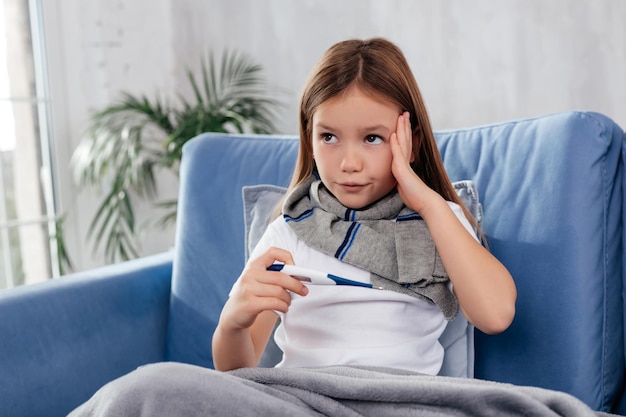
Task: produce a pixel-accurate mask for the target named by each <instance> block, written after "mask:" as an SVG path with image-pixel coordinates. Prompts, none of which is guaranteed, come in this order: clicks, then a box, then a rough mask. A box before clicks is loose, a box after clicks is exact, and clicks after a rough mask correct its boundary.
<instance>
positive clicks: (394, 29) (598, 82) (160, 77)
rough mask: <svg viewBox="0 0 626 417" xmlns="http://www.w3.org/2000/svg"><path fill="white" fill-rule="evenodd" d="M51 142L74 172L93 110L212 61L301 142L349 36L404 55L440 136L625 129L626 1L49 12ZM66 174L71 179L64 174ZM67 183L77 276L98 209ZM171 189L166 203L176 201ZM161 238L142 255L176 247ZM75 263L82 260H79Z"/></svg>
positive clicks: (71, 7)
mask: <svg viewBox="0 0 626 417" xmlns="http://www.w3.org/2000/svg"><path fill="white" fill-rule="evenodd" d="M45 3H46V6H48V10H47V13H46V19H47V29H48V30H49V32H50V37H51V40H50V41H49V52H50V53H51V57H50V60H51V62H50V68H51V72H52V81H53V82H54V83H56V84H55V85H53V100H54V104H55V111H54V116H55V119H54V129H55V134H56V140H57V148H56V150H57V157H58V160H59V166H60V167H65V166H66V165H67V161H68V158H69V155H70V154H71V150H72V149H73V148H74V147H75V146H76V144H77V143H78V140H79V137H80V132H81V128H82V127H83V124H84V121H85V119H86V117H87V115H88V114H89V112H90V111H92V110H94V109H97V108H98V107H101V106H104V105H106V104H108V103H109V102H110V100H112V99H114V98H115V97H116V94H117V92H118V91H119V90H122V89H126V90H129V91H132V92H135V93H152V92H155V91H157V90H158V91H160V92H162V93H164V94H166V95H167V94H171V93H172V91H174V90H178V89H183V91H184V84H185V80H184V74H183V66H185V65H187V66H192V67H193V66H196V67H197V64H198V63H199V60H200V58H201V57H202V56H203V55H204V54H205V53H206V52H207V51H209V50H214V51H217V52H220V51H222V50H223V49H224V48H236V49H238V50H241V51H245V52H247V53H249V54H250V55H252V56H253V57H254V58H256V59H257V60H258V61H259V62H260V63H261V64H262V65H263V67H264V68H265V70H266V74H267V77H268V80H269V83H270V84H271V85H272V86H274V87H275V88H276V89H277V91H279V92H281V94H282V97H283V99H284V101H285V102H286V104H287V107H286V108H285V109H284V110H283V111H282V112H281V114H280V120H278V121H277V122H278V126H279V129H280V131H281V133H295V132H296V131H297V124H296V104H297V100H298V94H299V91H300V88H301V87H302V84H303V82H304V79H305V77H306V75H307V74H308V71H309V69H310V68H311V66H312V65H313V63H314V62H315V61H316V60H317V59H318V57H319V56H320V55H321V54H322V52H323V51H324V50H325V49H326V48H327V47H329V46H330V45H331V44H333V43H335V42H337V41H339V40H342V39H345V38H349V37H372V36H384V37H387V38H389V39H390V40H392V41H394V42H396V43H397V44H398V45H399V46H400V47H401V48H402V49H403V50H404V52H405V54H406V56H407V59H408V60H409V63H410V64H411V67H412V69H413V71H414V72H415V75H416V78H417V80H418V83H419V84H420V88H421V90H422V93H423V94H424V97H425V100H426V103H427V105H428V107H429V110H430V114H431V117H432V119H433V124H434V127H435V128H436V129H446V128H457V127H464V126H472V125H477V124H484V123H491V122H498V121H502V120H507V119H514V118H521V117H529V116H535V115H540V114H545V113H551V112H559V111H564V110H570V109H589V110H595V111H599V112H602V113H604V114H606V115H608V116H610V117H612V118H613V119H614V120H615V121H617V122H618V123H619V124H620V125H621V126H622V127H626V23H625V22H626V20H625V17H626V2H624V1H616V0H594V1H593V2H589V1H582V0H550V1H543V0H500V1H497V2H496V1H492V0H471V1H459V0H456V1H455V0H437V1H432V0H386V1H377V0H343V1H337V0H334V1H331V0H299V1H297V2H296V1H292V0H237V1H231V0H212V1H206V0H152V1H148V0H133V1H130V0H126V1H122V0H120V1H116V2H110V1H108V0H91V1H89V2H81V1H80V0H48V1H47V2H45ZM61 172H62V173H63V172H65V171H64V170H62V171H61ZM70 184H71V183H70V181H69V180H68V179H67V178H62V180H61V191H62V199H63V205H64V207H67V208H68V209H69V210H70V213H71V215H72V216H74V217H73V220H75V222H74V223H73V224H72V225H71V226H70V228H71V229H72V233H73V235H72V236H73V238H74V239H75V241H74V242H73V243H74V247H73V248H72V250H73V251H74V252H75V253H76V254H77V256H80V258H81V259H80V260H79V261H78V262H77V263H78V265H79V268H86V267H90V266H92V265H95V264H97V263H99V262H101V261H100V260H99V259H98V258H97V257H96V258H93V259H89V255H90V252H89V251H88V250H86V249H85V245H84V244H83V242H82V240H83V239H84V235H85V230H86V224H87V223H88V221H89V219H90V218H91V215H92V212H91V211H90V210H93V205H94V203H93V198H91V199H90V198H88V196H86V195H85V193H83V194H81V195H80V196H79V197H77V196H76V195H75V189H74V188H73V187H72V186H71V185H70ZM175 185H176V184H175V182H174V181H171V180H168V181H167V184H166V186H165V188H166V190H165V193H167V192H169V193H175ZM172 239H173V232H172V231H167V232H166V233H164V234H162V235H161V234H153V235H151V238H150V239H149V241H150V244H146V245H145V247H144V251H145V253H154V252H158V251H161V250H165V249H167V248H169V247H170V246H171V244H172ZM78 254H80V255H78Z"/></svg>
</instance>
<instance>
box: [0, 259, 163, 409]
mask: <svg viewBox="0 0 626 417" xmlns="http://www.w3.org/2000/svg"><path fill="white" fill-rule="evenodd" d="M172 258H173V254H172V253H163V254H159V255H153V256H149V257H145V258H141V259H137V260H133V261H128V262H123V263H120V264H116V265H111V266H107V267H103V268H97V269H94V270H91V271H86V272H81V273H76V274H72V275H67V276H65V277H61V278H58V279H54V280H51V281H48V282H45V283H42V284H34V285H30V286H23V287H18V288H14V289H10V290H4V291H0V370H1V371H0V399H1V400H0V415H3V416H27V415H28V416H35V415H42V416H43V415H46V416H65V415H67V413H68V412H69V411H71V410H72V409H73V408H74V407H76V406H77V405H78V404H80V403H82V402H83V401H85V400H87V399H88V398H89V397H90V396H91V395H92V394H93V393H94V392H95V391H96V390H97V389H98V388H99V387H101V386H102V385H103V384H105V383H106V382H108V381H110V380H112V379H115V378H117V377H119V376H121V375H123V374H125V373H127V372H129V371H131V370H133V369H135V368H136V367H137V366H140V365H142V364H146V363H150V362H156V361H162V360H163V359H164V356H165V353H164V352H165V338H166V332H167V317H168V312H169V302H170V283H171V274H172Z"/></svg>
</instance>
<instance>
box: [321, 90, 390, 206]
mask: <svg viewBox="0 0 626 417" xmlns="http://www.w3.org/2000/svg"><path fill="white" fill-rule="evenodd" d="M400 113H401V109H400V107H398V106H397V105H395V104H393V103H391V102H390V101H387V100H384V99H380V98H376V97H375V96H373V95H371V94H367V93H363V92H362V91H361V90H359V89H358V88H350V89H349V90H347V91H346V92H345V93H344V94H340V95H338V96H336V97H333V98H332V99H330V100H327V101H325V102H324V103H322V104H321V105H320V106H319V107H318V108H317V110H316V111H315V113H314V114H313V120H312V127H313V129H312V140H313V156H314V158H315V163H316V165H317V171H318V173H319V175H320V178H321V180H322V182H323V183H324V185H325V186H326V188H327V189H328V190H329V191H330V192H331V193H332V194H333V195H334V196H335V197H336V198H337V199H338V200H339V201H340V202H341V204H343V205H344V206H346V207H349V208H351V209H361V208H363V207H365V206H367V205H369V204H371V203H373V202H375V201H377V200H379V199H380V198H382V197H384V196H385V195H387V194H388V193H389V192H390V191H391V190H393V189H394V187H395V186H396V184H397V182H396V179H395V178H394V176H393V174H392V173H391V159H392V156H391V146H390V144H389V137H390V136H391V133H393V132H394V131H395V129H396V124H397V121H398V117H399V116H400Z"/></svg>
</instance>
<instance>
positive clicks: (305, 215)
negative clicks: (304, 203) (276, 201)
mask: <svg viewBox="0 0 626 417" xmlns="http://www.w3.org/2000/svg"><path fill="white" fill-rule="evenodd" d="M313 210H315V207H314V208H312V209H309V210H306V211H304V212H302V214H300V215H299V216H298V217H291V216H289V215H287V214H283V218H284V219H285V221H286V222H296V223H297V222H299V221H302V220H304V219H308V218H309V217H311V216H312V215H313Z"/></svg>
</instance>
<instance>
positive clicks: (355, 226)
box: [335, 222, 361, 261]
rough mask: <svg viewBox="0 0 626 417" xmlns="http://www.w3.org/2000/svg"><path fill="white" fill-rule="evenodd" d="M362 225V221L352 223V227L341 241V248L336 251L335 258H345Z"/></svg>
mask: <svg viewBox="0 0 626 417" xmlns="http://www.w3.org/2000/svg"><path fill="white" fill-rule="evenodd" d="M360 227H361V223H356V222H354V223H352V224H351V225H350V227H349V228H348V232H347V233H346V236H345V237H344V239H343V242H341V245H340V246H339V249H337V252H335V258H337V259H339V260H341V261H343V258H345V256H346V254H347V253H348V251H349V250H350V246H352V242H354V237H355V236H356V234H357V232H358V231H359V228H360Z"/></svg>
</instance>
